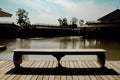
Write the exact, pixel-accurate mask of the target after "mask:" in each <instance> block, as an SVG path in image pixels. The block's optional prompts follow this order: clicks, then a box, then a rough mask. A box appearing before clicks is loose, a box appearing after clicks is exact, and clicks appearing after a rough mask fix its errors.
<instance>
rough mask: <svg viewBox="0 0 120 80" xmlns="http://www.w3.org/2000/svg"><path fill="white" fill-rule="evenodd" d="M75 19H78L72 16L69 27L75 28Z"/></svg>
mask: <svg viewBox="0 0 120 80" xmlns="http://www.w3.org/2000/svg"><path fill="white" fill-rule="evenodd" d="M77 21H78V19H77V18H76V17H73V18H72V20H71V24H70V25H69V27H70V28H77Z"/></svg>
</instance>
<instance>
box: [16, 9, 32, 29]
mask: <svg viewBox="0 0 120 80" xmlns="http://www.w3.org/2000/svg"><path fill="white" fill-rule="evenodd" d="M16 15H17V17H18V18H17V24H18V25H19V26H20V28H21V29H26V28H27V27H28V26H29V25H30V21H29V18H28V12H26V11H25V10H24V9H21V8H19V9H18V11H17V12H16Z"/></svg>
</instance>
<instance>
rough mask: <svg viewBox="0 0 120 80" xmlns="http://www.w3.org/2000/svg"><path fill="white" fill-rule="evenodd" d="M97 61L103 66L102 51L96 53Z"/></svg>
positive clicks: (103, 57)
mask: <svg viewBox="0 0 120 80" xmlns="http://www.w3.org/2000/svg"><path fill="white" fill-rule="evenodd" d="M97 61H98V63H99V64H100V65H101V67H105V54H104V53H100V54H97Z"/></svg>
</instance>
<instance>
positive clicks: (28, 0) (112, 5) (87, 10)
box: [0, 0, 120, 24]
mask: <svg viewBox="0 0 120 80" xmlns="http://www.w3.org/2000/svg"><path fill="white" fill-rule="evenodd" d="M0 8H2V9H4V10H5V11H7V12H10V13H12V14H13V16H12V17H11V18H10V19H8V18H4V21H7V20H8V21H12V22H16V11H17V10H18V8H23V9H25V10H26V11H27V12H28V13H29V18H30V21H31V23H43V24H58V21H57V19H58V18H64V17H66V18H67V19H68V21H70V19H71V18H72V17H76V18H77V19H83V20H85V21H94V20H97V19H98V18H100V17H102V16H104V15H106V14H108V13H110V12H112V11H114V10H116V9H118V8H120V0H0ZM2 20H3V19H2Z"/></svg>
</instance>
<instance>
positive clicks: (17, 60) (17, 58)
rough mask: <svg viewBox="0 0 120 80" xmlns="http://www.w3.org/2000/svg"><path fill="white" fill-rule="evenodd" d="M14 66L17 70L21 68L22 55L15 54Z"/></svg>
mask: <svg viewBox="0 0 120 80" xmlns="http://www.w3.org/2000/svg"><path fill="white" fill-rule="evenodd" d="M13 61H14V65H15V68H20V64H21V63H22V54H19V53H14V59H13Z"/></svg>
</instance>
